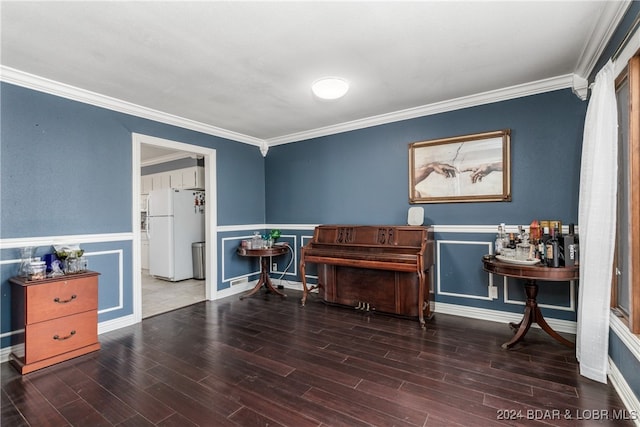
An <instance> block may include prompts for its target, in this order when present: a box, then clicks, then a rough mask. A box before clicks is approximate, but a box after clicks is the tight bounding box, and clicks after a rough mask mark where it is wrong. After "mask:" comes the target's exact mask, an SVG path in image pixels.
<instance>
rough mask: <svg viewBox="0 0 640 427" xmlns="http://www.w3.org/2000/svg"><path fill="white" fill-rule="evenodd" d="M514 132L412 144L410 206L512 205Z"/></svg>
mask: <svg viewBox="0 0 640 427" xmlns="http://www.w3.org/2000/svg"><path fill="white" fill-rule="evenodd" d="M510 136H511V131H510V129H505V130H500V131H494V132H485V133H478V134H473V135H463V136H456V137H451V138H443V139H434V140H430V141H421V142H414V143H412V144H409V202H410V203H445V202H492V201H501V202H506V201H511V188H510V187H511V171H510V144H511V138H510Z"/></svg>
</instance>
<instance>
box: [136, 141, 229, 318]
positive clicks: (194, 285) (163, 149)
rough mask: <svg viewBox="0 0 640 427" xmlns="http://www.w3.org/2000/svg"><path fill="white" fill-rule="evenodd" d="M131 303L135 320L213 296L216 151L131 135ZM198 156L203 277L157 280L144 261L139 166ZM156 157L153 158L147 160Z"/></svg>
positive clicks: (143, 216) (141, 184) (212, 297)
mask: <svg viewBox="0 0 640 427" xmlns="http://www.w3.org/2000/svg"><path fill="white" fill-rule="evenodd" d="M132 141H133V150H132V153H133V169H132V170H133V171H134V174H133V180H132V181H133V186H132V187H133V211H134V212H133V215H132V216H133V218H134V227H133V230H134V233H133V234H134V240H133V258H134V259H133V303H134V310H133V311H134V318H135V320H136V322H139V321H141V320H142V319H143V318H146V317H150V316H152V315H155V314H159V313H162V312H166V311H170V310H174V309H176V308H179V307H183V306H186V305H190V304H193V303H195V302H199V301H202V300H211V299H215V296H216V288H217V286H216V285H215V283H216V282H217V281H216V280H215V278H216V277H217V265H216V262H215V260H216V259H217V254H216V245H215V242H216V222H217V221H216V191H215V189H216V186H215V176H216V174H215V159H216V157H215V154H216V152H215V150H214V149H210V148H204V147H199V146H194V145H189V144H185V143H181V142H177V141H171V140H166V139H161V138H156V137H151V136H147V135H140V134H133V138H132ZM190 157H198V158H201V159H202V161H203V162H204V192H205V194H206V204H205V207H206V209H205V210H204V211H205V212H204V215H205V221H204V222H205V231H204V233H205V247H204V253H205V254H206V260H205V262H204V264H205V279H204V280H196V279H187V280H180V281H177V282H170V281H165V280H160V279H157V278H154V277H152V276H150V275H149V271H148V269H147V268H145V267H148V264H147V263H146V262H143V256H147V252H146V250H145V246H144V245H145V237H146V236H145V234H146V232H145V230H144V226H145V221H144V219H145V212H144V211H145V209H144V196H143V178H142V167H143V166H145V165H147V166H148V165H149V164H151V163H153V162H157V163H163V162H164V163H166V162H168V161H175V160H176V159H180V158H182V159H185V158H190ZM150 158H155V160H149V159H150Z"/></svg>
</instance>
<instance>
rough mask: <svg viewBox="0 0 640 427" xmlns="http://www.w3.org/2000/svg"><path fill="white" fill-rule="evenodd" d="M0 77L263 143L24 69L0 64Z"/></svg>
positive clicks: (134, 113) (111, 107)
mask: <svg viewBox="0 0 640 427" xmlns="http://www.w3.org/2000/svg"><path fill="white" fill-rule="evenodd" d="M0 80H2V81H4V82H7V83H11V84H14V85H17V86H22V87H26V88H28V89H33V90H36V91H38V92H44V93H48V94H50V95H56V96H60V97H62V98H66V99H71V100H74V101H79V102H83V103H85V104H90V105H94V106H96V107H102V108H106V109H108V110H113V111H118V112H120V113H125V114H130V115H132V116H136V117H142V118H145V119H150V120H154V121H157V122H160V123H166V124H169V125H174V126H179V127H181V128H185V129H190V130H194V131H197V132H202V133H204V134H207V135H213V136H217V137H220V138H225V139H230V140H232V141H237V142H244V143H246V144H250V145H255V146H257V147H261V146H262V145H263V144H264V141H263V140H262V139H259V138H254V137H252V136H248V135H243V134H241V133H237V132H233V131H229V130H226V129H222V128H219V127H216V126H211V125H207V124H204V123H200V122H196V121H195V120H189V119H185V118H183V117H179V116H175V115H173V114H168V113H164V112H162V111H158V110H153V109H151V108H147V107H142V106H140V105H136V104H133V103H131V102H127V101H123V100H120V99H116V98H112V97H110V96H105V95H101V94H99V93H96V92H91V91H88V90H85V89H80V88H77V87H74V86H71V85H67V84H64V83H60V82H56V81H54V80H50V79H46V78H44V77H39V76H36V75H33V74H29V73H25V72H23V71H20V70H16V69H14V68H11V67H6V66H4V65H2V66H0Z"/></svg>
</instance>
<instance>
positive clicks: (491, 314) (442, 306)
mask: <svg viewBox="0 0 640 427" xmlns="http://www.w3.org/2000/svg"><path fill="white" fill-rule="evenodd" d="M435 312H436V314H437V313H443V314H451V315H454V316H460V317H469V318H471V319H480V320H488V321H490V322H499V323H509V322H516V323H517V322H519V321H520V320H522V313H511V312H506V311H497V310H489V309H486V308H477V307H467V306H464V305H456V304H447V303H443V302H437V301H436V303H435ZM545 320H546V321H547V323H548V324H549V326H551V328H552V329H553V330H555V331H558V332H565V333H568V334H574V335H575V333H576V329H577V328H576V322H573V321H569V320H561V319H553V318H547V317H545ZM531 326H532V327H534V328H536V327H537V328H539V326H538V325H537V324H533V325H531Z"/></svg>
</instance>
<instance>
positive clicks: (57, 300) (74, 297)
mask: <svg viewBox="0 0 640 427" xmlns="http://www.w3.org/2000/svg"><path fill="white" fill-rule="evenodd" d="M76 298H78V295H76V294H73V295H71V298H69V299H65V300H60V298H58V297H55V298H54V299H53V302H57V303H58V304H66V303H68V302H71V301H73V300H74V299H76Z"/></svg>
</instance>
